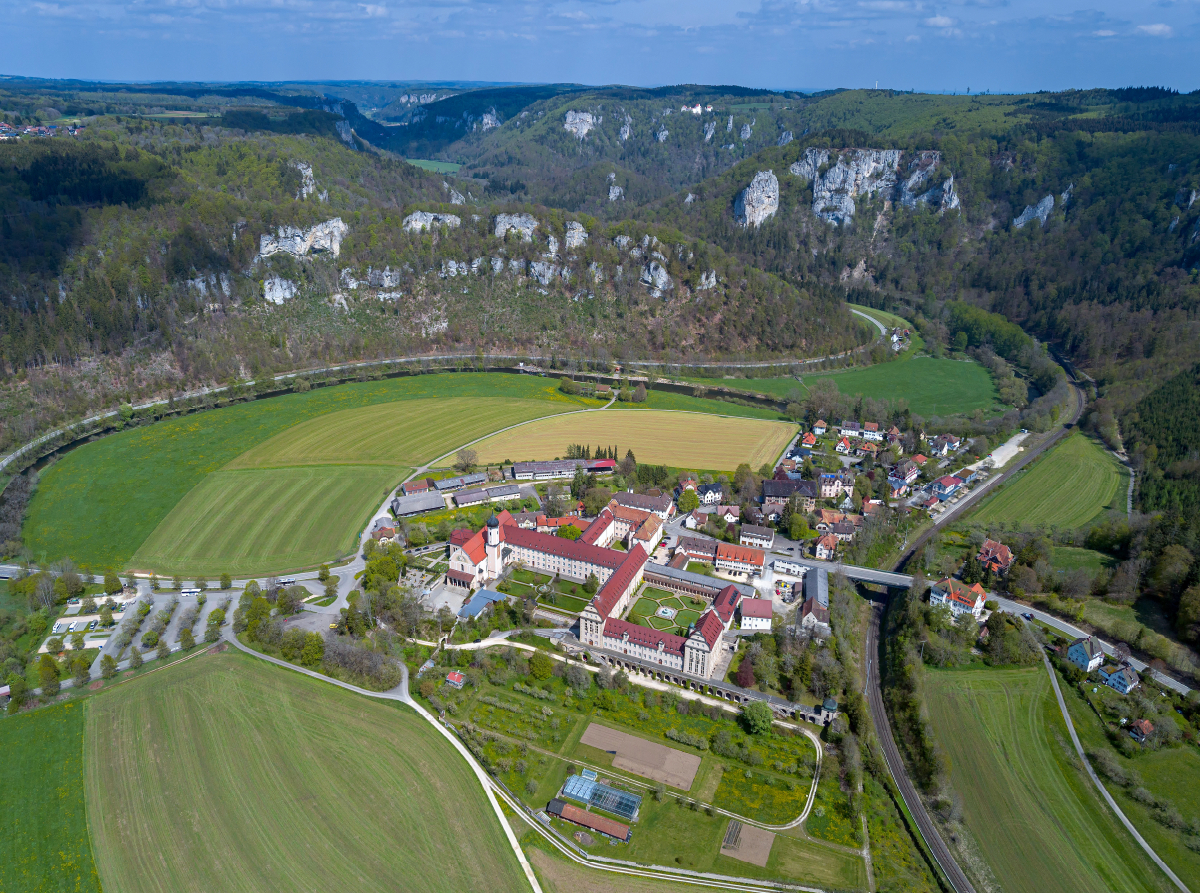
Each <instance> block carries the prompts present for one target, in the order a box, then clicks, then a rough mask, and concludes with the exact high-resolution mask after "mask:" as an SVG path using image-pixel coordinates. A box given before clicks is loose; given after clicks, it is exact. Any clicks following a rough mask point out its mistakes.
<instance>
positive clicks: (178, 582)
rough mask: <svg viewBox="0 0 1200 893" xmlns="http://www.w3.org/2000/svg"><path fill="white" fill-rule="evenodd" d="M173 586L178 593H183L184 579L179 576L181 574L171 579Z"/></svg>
mask: <svg viewBox="0 0 1200 893" xmlns="http://www.w3.org/2000/svg"><path fill="white" fill-rule="evenodd" d="M171 584H172V585H173V586H174V587H175V591H176V592H179V591H181V590H182V589H183V577H181V576H179V574H176V575H175V576H174V577H173V578H172V579H171Z"/></svg>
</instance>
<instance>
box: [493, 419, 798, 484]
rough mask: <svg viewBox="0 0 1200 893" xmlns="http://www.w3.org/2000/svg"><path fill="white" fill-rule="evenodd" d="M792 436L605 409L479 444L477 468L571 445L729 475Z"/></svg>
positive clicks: (785, 429)
mask: <svg viewBox="0 0 1200 893" xmlns="http://www.w3.org/2000/svg"><path fill="white" fill-rule="evenodd" d="M795 433H796V426H795V425H791V424H788V423H787V422H771V421H766V420H764V419H745V418H736V419H731V418H724V417H721V416H712V415H697V414H694V413H682V412H662V411H659V410H640V411H633V410H625V409H608V410H604V411H603V412H589V413H584V414H580V415H572V416H564V417H562V418H553V419H542V420H539V421H536V422H530V423H529V424H528V425H522V426H520V427H519V428H514V429H513V430H511V431H505V432H503V433H501V434H497V435H495V436H494V437H489V438H487V440H484V441H481V442H480V443H479V444H477V445H476V447H475V449H476V450H478V452H479V460H480V461H481V462H500V461H503V460H504V459H512V460H513V461H516V462H520V461H523V460H537V459H553V458H555V457H561V456H565V455H566V454H567V446H568V445H569V444H572V443H580V444H593V445H594V444H603V445H606V446H607V445H615V446H616V447H617V450H618V452H620V454H621V455H622V456H624V455H625V451H626V450H633V454H634V455H635V456H636V457H637V460H638V461H639V462H649V463H653V464H660V465H671V466H673V467H676V468H704V469H724V470H729V471H732V470H733V469H735V468H737V467H738V465H740V464H741V463H743V462H748V463H749V464H750V467H751V468H758V467H759V466H760V465H762V464H763V463H764V462H774V461H775V459H776V458H777V457H778V456H779V454H780V453H781V452H782V451H783V448H784V447H786V446H787V445H788V442H789V441H790V440H791V438H792V437H793V436H794V435H795Z"/></svg>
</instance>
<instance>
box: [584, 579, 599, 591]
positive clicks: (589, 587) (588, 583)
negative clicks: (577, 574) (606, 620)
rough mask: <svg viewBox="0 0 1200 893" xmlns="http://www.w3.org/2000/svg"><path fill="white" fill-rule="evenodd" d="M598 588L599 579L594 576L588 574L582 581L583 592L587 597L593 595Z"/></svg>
mask: <svg viewBox="0 0 1200 893" xmlns="http://www.w3.org/2000/svg"><path fill="white" fill-rule="evenodd" d="M599 588H600V579H599V578H598V577H597V576H596V575H595V574H588V578H587V579H586V580H584V581H583V591H584V592H586V593H587V594H588V595H594V594H595V592H596V590H597V589H599Z"/></svg>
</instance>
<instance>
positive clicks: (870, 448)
mask: <svg viewBox="0 0 1200 893" xmlns="http://www.w3.org/2000/svg"><path fill="white" fill-rule="evenodd" d="M854 455H856V456H862V457H864V458H867V459H874V458H875V457H876V456H878V455H879V447H878V446H877V445H875V444H873V443H871V442H870V441H863V442H862V443H860V444H859V445H858V446H857V447H855V449H854Z"/></svg>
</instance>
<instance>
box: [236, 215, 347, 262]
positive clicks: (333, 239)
mask: <svg viewBox="0 0 1200 893" xmlns="http://www.w3.org/2000/svg"><path fill="white" fill-rule="evenodd" d="M349 231H350V228H349V227H348V226H346V224H345V223H343V222H342V218H341V217H334V218H333V219H332V220H326V221H325V222H324V223H318V224H316V225H315V226H312V227H309V228H308V229H299V228H298V227H295V226H281V227H279V229H278V230H277V231H276V235H274V236H272V235H269V234H268V235H264V236H261V237H259V247H258V257H260V258H261V257H270V256H271V255H272V254H290V255H291V256H292V257H304V256H306V255H308V254H310V253H313V252H318V253H320V252H325V251H328V252H329V253H331V254H332V255H333V256H334V257H337V256H338V255H339V254H340V253H341V251H342V239H343V238H344V237H345V235H346V233H347V232H349ZM256 259H257V258H256Z"/></svg>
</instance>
